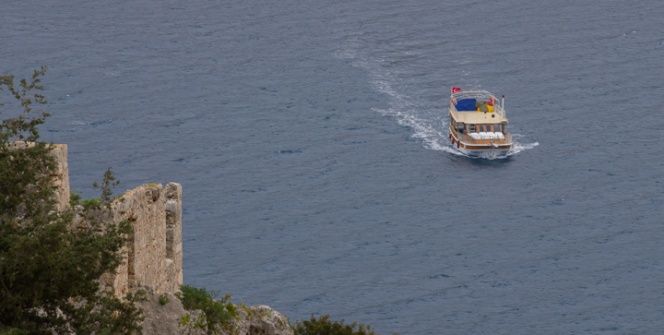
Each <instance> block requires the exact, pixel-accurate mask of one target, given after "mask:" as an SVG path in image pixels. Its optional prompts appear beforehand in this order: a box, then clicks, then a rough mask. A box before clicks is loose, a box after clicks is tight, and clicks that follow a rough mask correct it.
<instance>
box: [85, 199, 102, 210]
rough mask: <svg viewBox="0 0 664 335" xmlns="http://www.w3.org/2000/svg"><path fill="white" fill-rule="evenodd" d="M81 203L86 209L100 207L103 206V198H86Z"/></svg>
mask: <svg viewBox="0 0 664 335" xmlns="http://www.w3.org/2000/svg"><path fill="white" fill-rule="evenodd" d="M81 205H82V206H83V208H84V209H91V208H98V207H99V206H101V200H99V198H92V199H85V200H83V201H81Z"/></svg>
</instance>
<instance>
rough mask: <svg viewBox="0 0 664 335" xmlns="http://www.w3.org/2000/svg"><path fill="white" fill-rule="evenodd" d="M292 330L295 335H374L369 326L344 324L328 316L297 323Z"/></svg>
mask: <svg viewBox="0 0 664 335" xmlns="http://www.w3.org/2000/svg"><path fill="white" fill-rule="evenodd" d="M293 330H294V331H295V335H376V333H374V332H373V330H371V327H370V326H367V325H364V324H358V323H356V322H353V323H351V324H344V321H343V320H341V321H334V320H331V319H330V316H329V315H322V316H320V317H318V318H315V317H314V316H312V317H311V318H310V319H309V320H305V321H299V322H298V323H297V324H295V326H294V327H293Z"/></svg>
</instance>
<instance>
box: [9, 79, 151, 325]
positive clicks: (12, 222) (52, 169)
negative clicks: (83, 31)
mask: <svg viewBox="0 0 664 335" xmlns="http://www.w3.org/2000/svg"><path fill="white" fill-rule="evenodd" d="M45 72H46V68H41V69H39V70H36V71H34V73H33V75H32V78H30V79H23V80H20V81H18V83H16V82H15V80H14V77H13V76H11V75H0V93H8V94H7V95H8V96H7V97H4V96H0V107H2V108H0V115H2V116H3V120H2V121H1V122H0V195H1V196H0V332H2V333H11V334H90V333H96V334H127V333H132V332H135V331H138V330H140V321H141V318H142V316H141V311H140V310H139V309H137V308H136V307H135V305H134V302H135V301H136V300H137V299H138V297H137V296H133V295H132V296H128V297H127V299H125V300H120V299H118V298H116V297H115V296H113V295H111V294H110V293H107V292H104V291H103V290H101V289H100V286H99V277H100V276H101V275H102V274H104V273H108V272H110V271H114V270H115V269H116V268H117V266H118V264H119V263H120V261H121V257H120V254H119V250H120V249H121V248H122V246H123V245H124V244H125V243H126V240H127V235H128V234H129V233H130V232H131V226H130V225H129V224H128V223H127V222H124V223H122V224H119V225H109V224H107V223H105V222H102V221H100V220H91V221H88V222H85V224H81V225H76V226H74V224H73V218H74V213H73V212H72V211H71V210H66V211H64V212H58V211H57V207H56V203H55V199H54V192H55V189H56V186H55V183H54V178H55V176H57V173H56V162H55V160H54V158H53V156H52V155H51V146H50V145H48V144H47V143H44V142H40V141H39V130H38V126H39V125H41V124H43V123H44V121H45V120H46V118H47V116H48V113H46V112H43V111H40V110H38V105H43V104H45V103H46V98H45V97H44V96H43V95H41V90H42V88H43V87H42V83H41V77H42V76H43V75H44V74H45ZM12 100H15V101H16V104H17V105H18V106H19V107H18V110H19V112H15V111H12V110H10V109H11V108H8V106H7V105H9V104H2V102H5V103H6V102H7V101H12ZM5 115H7V116H8V117H7V118H5ZM20 141H25V142H31V143H33V144H32V145H25V146H21V147H17V146H16V145H15V143H16V142H20ZM104 179H105V180H106V179H108V178H107V175H104ZM111 182H112V180H111ZM107 196H108V190H106V191H104V192H102V200H103V199H105V198H104V197H106V198H107ZM72 200H73V201H74V202H76V201H79V200H80V199H76V197H74V198H73V199H72Z"/></svg>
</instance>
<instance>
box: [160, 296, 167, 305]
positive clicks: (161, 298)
mask: <svg viewBox="0 0 664 335" xmlns="http://www.w3.org/2000/svg"><path fill="white" fill-rule="evenodd" d="M168 300H169V299H168V296H167V295H166V294H162V295H160V296H159V305H161V306H164V305H166V304H167V303H168Z"/></svg>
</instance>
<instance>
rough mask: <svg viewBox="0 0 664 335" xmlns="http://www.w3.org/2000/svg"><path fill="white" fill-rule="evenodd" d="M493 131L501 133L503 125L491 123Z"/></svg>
mask: <svg viewBox="0 0 664 335" xmlns="http://www.w3.org/2000/svg"><path fill="white" fill-rule="evenodd" d="M493 131H494V132H496V133H502V132H503V126H502V125H500V124H494V125H493Z"/></svg>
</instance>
